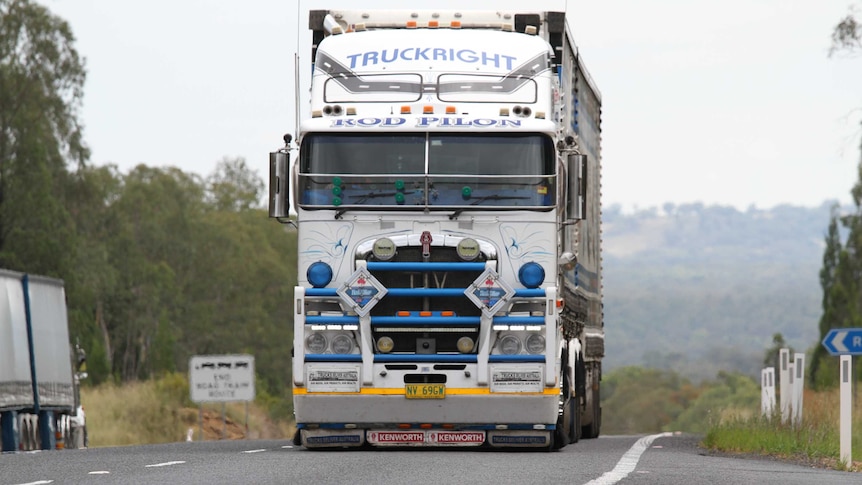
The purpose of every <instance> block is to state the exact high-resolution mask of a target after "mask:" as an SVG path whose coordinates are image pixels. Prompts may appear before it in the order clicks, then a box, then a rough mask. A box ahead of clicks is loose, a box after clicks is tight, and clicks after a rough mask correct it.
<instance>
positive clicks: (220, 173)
mask: <svg viewBox="0 0 862 485" xmlns="http://www.w3.org/2000/svg"><path fill="white" fill-rule="evenodd" d="M207 188H208V190H209V194H208V195H209V199H210V202H211V204H212V206H213V207H214V208H215V209H216V210H222V211H241V210H249V209H252V208H256V207H260V202H261V195H262V194H263V189H264V185H263V180H261V179H260V177H258V175H257V174H256V173H255V172H254V171H253V170H251V169H250V168H249V167H248V164H246V162H245V159H244V158H241V157H240V158H227V157H225V158H223V159H222V160H221V161H220V162H219V163H218V165H217V166H216V170H215V172H213V174H212V175H210V176H209V177H208V178H207Z"/></svg>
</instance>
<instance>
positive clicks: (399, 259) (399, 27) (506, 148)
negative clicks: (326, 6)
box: [270, 10, 604, 449]
mask: <svg viewBox="0 0 862 485" xmlns="http://www.w3.org/2000/svg"><path fill="white" fill-rule="evenodd" d="M309 28H310V30H311V32H312V50H313V52H312V58H313V59H314V65H313V66H310V67H312V69H313V76H312V82H311V103H310V110H309V111H308V112H305V113H302V118H303V119H302V121H301V123H300V125H299V132H298V135H297V137H296V144H295V145H294V144H293V143H292V141H293V140H292V137H291V136H290V135H286V136H285V141H286V144H285V147H284V148H282V149H280V150H278V151H276V152H273V153H271V154H270V168H271V170H270V216H272V217H275V218H278V219H279V220H280V221H282V222H289V223H291V224H294V225H295V226H296V228H297V230H298V252H299V254H298V266H299V267H298V274H299V277H298V281H299V284H298V286H297V287H296V288H295V296H294V305H295V311H294V316H293V317H294V321H293V325H294V342H293V355H294V357H293V362H292V366H293V385H294V387H293V395H294V411H295V415H296V422H297V428H298V432H297V436H296V441H297V443H301V444H302V445H304V446H306V447H308V448H319V447H342V446H362V445H372V446H499V447H505V446H508V447H535V448H542V449H557V448H559V447H561V446H564V445H566V444H567V443H571V442H575V441H577V440H578V439H579V438H581V437H588V438H594V437H596V436H598V435H599V432H600V423H601V407H600V400H599V387H600V380H601V359H602V357H603V356H604V330H603V319H602V283H601V282H602V279H601V200H600V169H601V163H600V162H601V148H600V144H601V136H600V133H601V115H600V114H601V108H600V106H601V97H600V95H599V93H598V90H597V89H596V87H595V85H594V83H593V81H592V79H591V78H590V76H589V75H588V74H587V71H586V69H585V68H584V65H583V62H582V60H581V58H580V55H579V53H578V50H577V48H576V47H575V44H574V42H573V41H572V38H571V35H570V33H569V31H568V28H567V26H566V20H565V14H564V13H563V12H532V11H531V12H496V11H493V12H491V11H468V10H464V11H360V10H355V11H329V10H316V11H312V12H311V13H310V19H309ZM300 69H302V67H300ZM291 152H294V153H296V154H297V155H298V156H297V157H296V161H295V163H294V164H293V166H292V169H291V168H290V167H291V165H290V154H291ZM291 206H292V208H293V209H294V210H295V213H296V214H295V219H293V218H290V217H289V216H290V214H289V211H288V209H289V207H291Z"/></svg>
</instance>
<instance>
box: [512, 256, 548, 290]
mask: <svg viewBox="0 0 862 485" xmlns="http://www.w3.org/2000/svg"><path fill="white" fill-rule="evenodd" d="M518 280H519V281H520V282H521V284H522V285H524V286H526V287H527V288H538V287H539V285H541V284H542V283H543V282H544V281H545V270H544V269H543V268H542V266H541V265H540V264H539V263H536V262H534V261H530V262H529V263H527V264H525V265H523V266H521V269H519V270H518Z"/></svg>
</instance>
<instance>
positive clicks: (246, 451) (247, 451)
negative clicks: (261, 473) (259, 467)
mask: <svg viewBox="0 0 862 485" xmlns="http://www.w3.org/2000/svg"><path fill="white" fill-rule="evenodd" d="M261 451H266V449H265V448H261V449H259V450H245V451H243V453H260V452H261Z"/></svg>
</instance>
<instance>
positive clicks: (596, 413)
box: [581, 389, 602, 439]
mask: <svg viewBox="0 0 862 485" xmlns="http://www.w3.org/2000/svg"><path fill="white" fill-rule="evenodd" d="M599 396H600V395H599V390H598V389H595V390H593V400H592V405H591V406H590V407H591V409H592V411H593V413H592V414H593V421H592V422H591V423H590V424H588V425H586V426H584V427H583V428H581V436H582V437H584V438H587V439H593V438H598V437H599V432H600V431H601V427H602V405H601V399H600V398H599Z"/></svg>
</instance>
